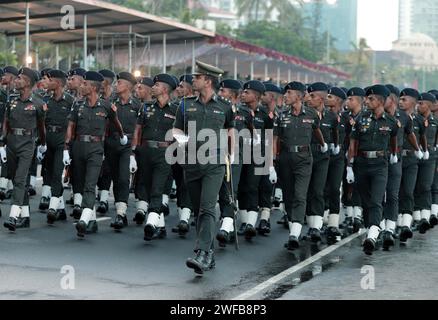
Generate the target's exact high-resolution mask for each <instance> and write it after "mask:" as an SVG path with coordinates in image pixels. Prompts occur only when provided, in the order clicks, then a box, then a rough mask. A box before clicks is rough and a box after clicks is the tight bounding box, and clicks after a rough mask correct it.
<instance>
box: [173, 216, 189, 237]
mask: <svg viewBox="0 0 438 320" xmlns="http://www.w3.org/2000/svg"><path fill="white" fill-rule="evenodd" d="M176 229H177V233H178V234H179V235H180V236H181V237H183V236H185V235H186V234H187V233H188V232H189V230H190V226H189V224H188V223H187V222H186V221H183V220H181V221H180V222H179V223H178V225H177V226H176Z"/></svg>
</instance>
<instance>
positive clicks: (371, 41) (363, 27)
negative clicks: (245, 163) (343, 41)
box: [357, 0, 398, 50]
mask: <svg viewBox="0 0 438 320" xmlns="http://www.w3.org/2000/svg"><path fill="white" fill-rule="evenodd" d="M357 32H358V37H359V38H365V39H367V43H368V45H369V46H370V47H371V48H372V49H374V50H391V47H392V42H393V41H395V40H397V38H398V0H358V30H357Z"/></svg>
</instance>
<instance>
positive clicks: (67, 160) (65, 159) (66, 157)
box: [62, 150, 71, 166]
mask: <svg viewBox="0 0 438 320" xmlns="http://www.w3.org/2000/svg"><path fill="white" fill-rule="evenodd" d="M62 162H63V163H64V166H69V165H70V163H71V159H70V154H69V153H68V150H64V156H63V157H62Z"/></svg>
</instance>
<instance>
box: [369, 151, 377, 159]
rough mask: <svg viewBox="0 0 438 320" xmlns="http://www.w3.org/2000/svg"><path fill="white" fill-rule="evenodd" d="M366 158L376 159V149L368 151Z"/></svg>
mask: <svg viewBox="0 0 438 320" xmlns="http://www.w3.org/2000/svg"><path fill="white" fill-rule="evenodd" d="M368 158H369V159H377V151H369V152H368Z"/></svg>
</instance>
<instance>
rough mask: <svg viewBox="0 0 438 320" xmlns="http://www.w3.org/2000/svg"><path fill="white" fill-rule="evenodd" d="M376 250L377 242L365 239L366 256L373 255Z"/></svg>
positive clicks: (364, 249)
mask: <svg viewBox="0 0 438 320" xmlns="http://www.w3.org/2000/svg"><path fill="white" fill-rule="evenodd" d="M375 248H376V241H374V240H373V239H371V238H367V239H365V241H364V243H363V252H365V254H367V255H369V256H370V255H372V254H373V251H374V249H375Z"/></svg>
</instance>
